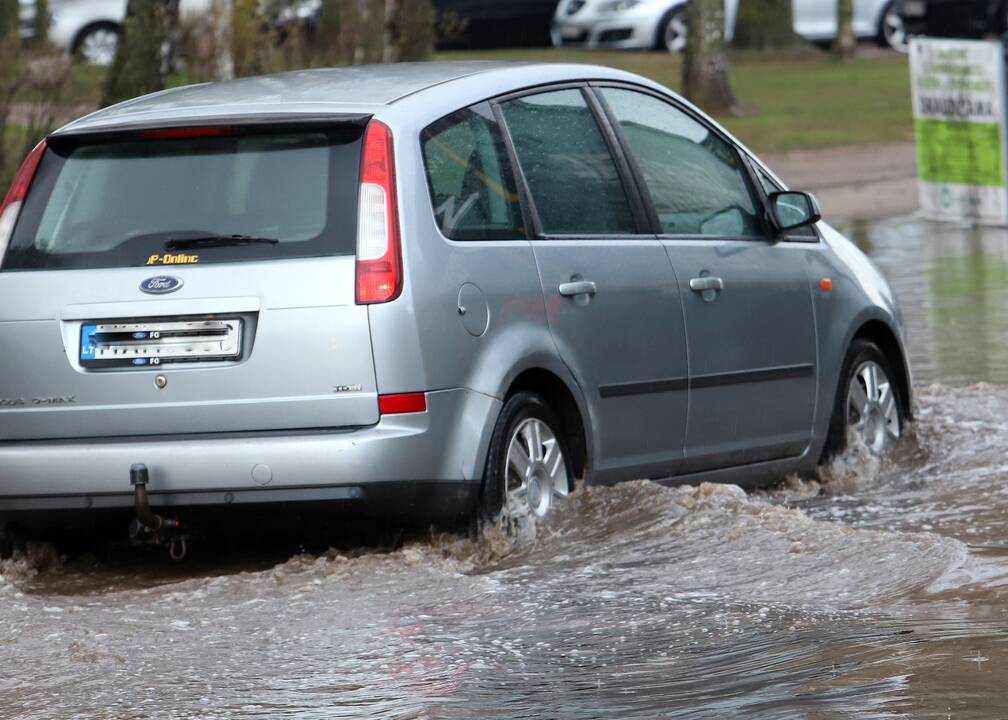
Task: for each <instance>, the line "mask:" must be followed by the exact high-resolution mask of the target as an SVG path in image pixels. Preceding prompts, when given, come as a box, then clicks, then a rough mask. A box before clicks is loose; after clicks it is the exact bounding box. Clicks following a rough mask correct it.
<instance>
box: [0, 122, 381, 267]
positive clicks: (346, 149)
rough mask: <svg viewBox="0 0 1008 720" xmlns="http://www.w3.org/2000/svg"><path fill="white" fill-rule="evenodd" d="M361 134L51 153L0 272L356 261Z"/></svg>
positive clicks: (242, 136) (197, 140)
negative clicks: (335, 257)
mask: <svg viewBox="0 0 1008 720" xmlns="http://www.w3.org/2000/svg"><path fill="white" fill-rule="evenodd" d="M360 136H361V128H359V127H348V128H343V129H331V130H318V131H301V130H298V131H293V130H290V131H284V130H281V129H275V130H272V131H270V132H268V133H267V132H264V131H259V132H256V131H249V130H242V131H239V130H238V129H235V130H234V134H232V131H231V130H229V129H224V130H222V131H221V134H220V135H219V136H208V137H188V138H184V137H183V138H170V139H169V138H161V137H157V138H151V137H134V138H127V139H123V140H120V141H115V142H108V141H106V142H100V143H93V144H72V143H68V142H67V141H65V140H64V141H62V142H60V140H59V138H56V140H55V141H54V142H53V144H52V146H51V147H50V149H49V150H48V151H47V152H46V155H45V157H44V158H43V160H42V163H41V165H40V166H39V170H38V174H37V175H36V178H35V181H34V183H33V185H32V189H31V192H30V193H29V195H28V198H27V199H26V201H25V205H24V208H23V210H22V213H21V217H20V218H19V220H18V224H17V226H16V228H15V230H14V235H13V237H12V238H11V243H10V247H9V248H8V251H7V254H6V256H5V258H4V262H3V269H4V270H24V269H36V268H37V269H45V268H98V267H128V266H138V265H172V264H179V263H184V264H196V263H213V262H229V261H230V262H233V261H244V260H260V259H273V258H287V257H312V256H319V255H332V254H352V253H353V252H354V244H355V232H356V216H357V209H356V208H357V184H358V172H359V165H360Z"/></svg>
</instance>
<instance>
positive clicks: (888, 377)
mask: <svg viewBox="0 0 1008 720" xmlns="http://www.w3.org/2000/svg"><path fill="white" fill-rule="evenodd" d="M895 380H896V376H895V375H894V374H893V372H892V369H891V367H890V365H889V361H888V360H887V359H886V357H885V355H883V354H882V351H881V350H879V348H878V346H877V345H875V344H874V343H872V342H870V341H868V340H862V339H858V340H855V341H854V342H853V343H851V347H850V349H849V350H848V351H847V357H846V358H845V359H844V363H843V368H842V371H841V383H840V387H839V389H838V392H837V397H836V401H835V404H834V407H833V417H832V419H831V421H830V429H829V436H828V438H827V445H826V452H825V454H824V455H825V457H827V458H828V457H832V456H834V455H839V454H840V453H842V452H843V451H844V449H845V448H846V447H847V444H848V442H849V441H850V440H851V439H854V438H856V439H858V440H859V441H860V442H862V443H864V445H865V447H867V448H868V450H869V451H871V452H872V453H873V454H874V455H883V454H885V453H886V452H887V451H888V450H890V449H891V448H892V446H893V445H894V444H895V442H896V441H897V440H899V438H900V436H901V435H902V433H903V423H904V416H903V403H902V398H901V397H900V389H899V385H898V384H897V383H896V382H895Z"/></svg>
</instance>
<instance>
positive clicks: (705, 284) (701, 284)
mask: <svg viewBox="0 0 1008 720" xmlns="http://www.w3.org/2000/svg"><path fill="white" fill-rule="evenodd" d="M689 289H690V290H692V291H693V292H704V291H705V290H724V280H722V279H721V278H719V277H714V276H713V275H705V276H704V277H698V278H693V279H692V280H690V281H689Z"/></svg>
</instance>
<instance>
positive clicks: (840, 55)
mask: <svg viewBox="0 0 1008 720" xmlns="http://www.w3.org/2000/svg"><path fill="white" fill-rule="evenodd" d="M856 53H857V37H856V36H855V35H854V0H837V34H836V38H835V39H834V40H833V54H834V56H835V57H836V58H837V59H838V60H849V59H851V58H852V57H854V55H855V54H856Z"/></svg>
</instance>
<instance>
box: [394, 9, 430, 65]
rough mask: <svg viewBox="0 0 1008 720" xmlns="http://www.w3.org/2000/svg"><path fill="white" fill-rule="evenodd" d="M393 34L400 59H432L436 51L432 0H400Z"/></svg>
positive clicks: (404, 60)
mask: <svg viewBox="0 0 1008 720" xmlns="http://www.w3.org/2000/svg"><path fill="white" fill-rule="evenodd" d="M393 34H394V37H395V44H396V46H397V49H398V59H399V60H400V61H402V62H406V61H415V60H430V59H431V55H432V54H433V53H434V7H433V6H432V4H431V0H398V7H397V8H396V14H395V32H394V33H393Z"/></svg>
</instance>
